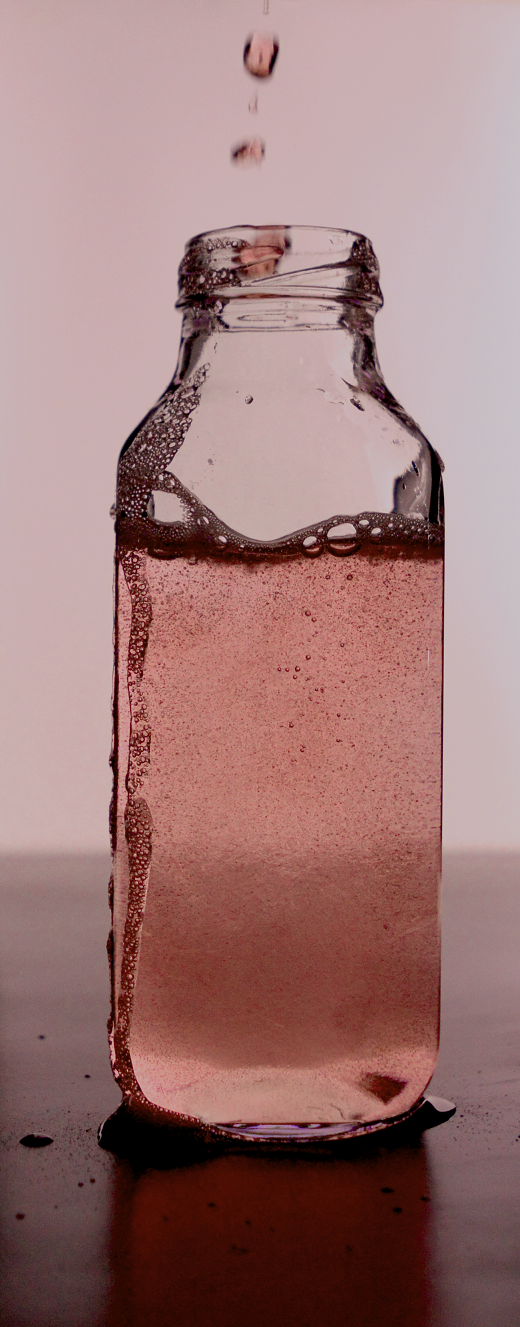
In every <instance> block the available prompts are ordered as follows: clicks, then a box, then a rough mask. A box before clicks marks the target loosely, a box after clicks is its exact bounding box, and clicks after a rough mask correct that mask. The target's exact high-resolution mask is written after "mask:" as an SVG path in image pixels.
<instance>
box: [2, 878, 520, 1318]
mask: <svg viewBox="0 0 520 1327" xmlns="http://www.w3.org/2000/svg"><path fill="white" fill-rule="evenodd" d="M107 876H108V864H107V861H106V859H104V858H102V857H87V856H84V857H58V858H50V857H49V858H45V857H40V858H28V857H26V858H21V857H20V858H15V857H13V858H9V859H8V858H4V861H3V885H2V889H1V909H2V922H1V952H2V973H1V1019H2V1063H1V1070H2V1100H1V1116H2V1144H3V1146H2V1170H3V1182H2V1196H1V1200H0V1201H1V1218H2V1288H1V1290H0V1304H1V1322H2V1324H3V1327H116V1324H122V1325H126V1324H127V1325H128V1327H144V1324H146V1327H156V1324H157V1327H158V1325H159V1324H161V1327H163V1324H165V1325H166V1327H168V1325H169V1324H170V1323H171V1324H175V1327H206V1325H207V1327H209V1325H210V1324H211V1327H239V1324H240V1327H278V1325H280V1327H281V1325H282V1324H284V1327H292V1325H293V1324H295V1325H296V1324H298V1327H340V1324H341V1327H376V1325H377V1327H394V1324H395V1327H397V1324H398V1323H399V1324H400V1327H518V1324H519V1323H520V1285H519V1282H520V1237H519V1236H520V1230H519V1225H520V1222H519V1207H520V1201H519V1192H520V1109H519V1107H520V1069H519V1051H518V1045H519V1043H518V1031H517V1025H518V1021H519V1008H520V1000H519V996H520V963H519V959H518V933H519V919H520V858H519V857H515V856H514V855H509V854H494V855H493V854H481V855H476V854H475V855H472V854H463V855H462V854H461V855H458V854H452V855H448V856H447V859H446V865H445V875H444V909H443V911H444V942H443V955H444V964H443V1019H442V1046H441V1055H440V1059H439V1065H438V1069H437V1071H436V1074H435V1078H434V1081H433V1083H432V1091H434V1092H436V1093H437V1095H439V1096H444V1097H451V1098H453V1099H454V1100H456V1102H457V1106H458V1110H457V1114H456V1115H455V1116H454V1117H453V1118H452V1119H451V1120H448V1121H447V1122H445V1123H444V1124H442V1125H441V1126H440V1127H438V1128H434V1129H430V1130H428V1131H427V1132H424V1133H422V1134H420V1133H419V1132H418V1131H417V1130H415V1131H413V1130H412V1131H408V1132H407V1133H401V1134H399V1133H397V1132H396V1133H395V1135H391V1134H390V1133H389V1132H386V1133H384V1134H379V1135H374V1136H373V1137H372V1138H371V1139H369V1140H367V1142H366V1143H363V1142H359V1143H350V1144H349V1143H346V1144H342V1145H336V1147H335V1148H332V1147H329V1148H328V1149H325V1150H324V1151H321V1152H320V1151H319V1150H318V1149H315V1150H313V1151H312V1152H311V1151H310V1150H307V1149H306V1147H302V1148H301V1149H300V1150H299V1151H298V1152H295V1151H292V1152H287V1153H276V1154H271V1153H266V1152H265V1151H262V1150H257V1151H254V1152H250V1151H249V1150H247V1151H244V1152H242V1151H240V1150H237V1149H236V1148H235V1150H234V1151H222V1150H220V1149H215V1150H213V1151H211V1152H208V1151H205V1150H201V1149H200V1148H197V1147H194V1146H191V1147H190V1146H187V1145H185V1144H183V1145H182V1146H179V1147H178V1148H177V1146H174V1147H173V1148H172V1149H171V1150H170V1154H169V1155H168V1156H167V1157H162V1158H161V1157H157V1156H154V1155H153V1152H152V1153H150V1151H148V1152H146V1150H145V1151H144V1152H143V1151H141V1153H137V1152H136V1151H135V1149H134V1150H133V1151H132V1150H131V1155H130V1158H129V1157H128V1156H115V1155H113V1154H112V1153H111V1152H107V1151H103V1150H102V1149H101V1148H100V1147H99V1146H98V1144H97V1136H96V1135H97V1128H98V1125H99V1123H100V1121H101V1120H102V1119H103V1118H104V1117H106V1116H107V1115H109V1114H110V1112H112V1111H113V1110H114V1109H115V1107H116V1106H117V1105H118V1102H119V1094H118V1092H117V1089H116V1087H115V1084H114V1083H113V1081H112V1078H111V1074H110V1069H109V1067H108V1057H107V1051H106V1033H105V1024H106V1016H107V1001H108V990H107V986H108V983H107V975H106V960H105V949H104V946H105V940H106V931H107V926H108V917H107V907H106V881H107ZM29 1134H42V1135H46V1136H48V1137H52V1139H53V1142H52V1144H50V1145H48V1146H45V1147H26V1146H22V1145H21V1144H20V1141H19V1140H20V1139H21V1138H22V1137H24V1136H26V1135H29ZM158 1162H162V1164H158Z"/></svg>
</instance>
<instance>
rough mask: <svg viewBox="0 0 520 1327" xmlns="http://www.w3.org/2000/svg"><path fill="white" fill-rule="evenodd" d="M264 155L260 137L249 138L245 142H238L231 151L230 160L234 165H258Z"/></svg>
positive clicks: (263, 144) (263, 145) (263, 146)
mask: <svg viewBox="0 0 520 1327" xmlns="http://www.w3.org/2000/svg"><path fill="white" fill-rule="evenodd" d="M264 155H265V143H263V142H262V139H261V138H250V139H248V140H247V142H245V143H238V144H237V147H234V148H233V149H232V152H231V160H232V161H234V162H235V165H236V166H260V165H261V163H262V161H263V158H264Z"/></svg>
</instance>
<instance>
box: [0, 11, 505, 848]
mask: <svg viewBox="0 0 520 1327" xmlns="http://www.w3.org/2000/svg"><path fill="white" fill-rule="evenodd" d="M270 7H271V16H270V19H264V18H263V15H262V0H81V3H76V0H2V3H1V5H0V102H1V105H0V136H1V154H2V158H1V159H2V166H1V177H0V178H1V221H0V237H1V238H0V272H1V277H0V280H1V292H2V293H1V326H2V354H1V373H2V425H3V427H2V443H3V461H2V475H3V501H2V537H3V540H4V546H3V600H4V602H3V653H4V661H3V680H2V688H1V698H2V706H3V718H2V752H3V757H2V770H3V790H2V805H3V831H2V839H1V845H2V846H3V847H4V848H9V849H49V850H50V849H86V848H89V849H94V848H104V847H105V846H106V844H107V829H106V821H107V803H108V798H109V777H108V766H107V756H108V747H109V738H110V680H111V613H112V608H111V577H112V568H111V558H112V529H111V522H110V520H109V515H108V511H109V507H110V504H111V502H112V500H113V493H114V475H115V466H116V459H117V454H118V451H119V448H120V446H121V444H122V442H123V441H124V439H125V437H126V435H127V434H128V433H129V431H130V430H131V429H132V428H133V427H134V426H135V424H136V423H137V422H138V420H139V419H140V417H141V416H142V415H143V414H144V412H145V411H146V410H147V409H148V408H149V406H150V405H151V404H152V403H153V401H154V400H155V399H156V397H157V396H158V394H159V393H160V392H161V390H162V389H163V387H164V386H165V384H166V382H167V381H168V380H169V378H170V377H171V373H172V370H173V367H174V361H175V357H176V351H177V344H178V335H179V316H178V314H177V313H176V312H175V311H174V308H173V305H174V300H175V296H176V269H177V266H178V263H179V260H180V258H181V255H182V250H183V245H184V242H185V241H186V239H187V238H188V237H189V236H190V235H192V234H194V233H196V232H197V231H200V230H204V229H209V228H212V227H216V226H226V225H232V224H237V223H243V222H253V223H254V222H268V223H276V222H288V223H305V224H309V225H329V226H347V227H351V228H353V229H357V230H361V231H363V232H364V233H366V234H367V235H369V236H370V238H371V239H372V241H373V243H374V246H375V248H376V252H377V254H378V256H379V259H380V262H381V269H382V284H383V290H384V294H385V298H386V305H385V309H384V310H383V312H382V313H381V314H380V315H379V317H378V323H377V328H378V346H379V353H380V358H381V362H382V367H383V371H384V374H385V377H386V380H387V382H388V385H389V386H390V388H391V390H392V391H393V392H394V394H395V395H396V396H397V397H398V398H399V399H400V400H401V401H402V402H403V404H404V405H405V406H406V408H407V409H408V411H409V412H410V413H411V414H412V415H414V416H415V417H416V419H417V420H418V422H419V423H420V424H421V426H422V428H423V429H424V430H425V432H426V433H427V434H428V435H429V437H430V439H431V441H432V442H433V444H434V445H435V446H436V447H437V448H438V450H439V451H440V452H441V454H442V455H443V456H444V459H445V461H446V467H447V468H446V489H447V501H448V543H447V558H448V572H447V623H446V626H447V631H446V649H447V657H446V738H445V752H446V778H445V790H446V797H445V841H446V843H447V844H448V845H449V846H494V847H511V846H516V845H518V843H519V839H520V831H519V818H518V751H519V749H520V732H519V727H520V725H519V700H518V694H519V685H518V676H519V671H518V669H519V659H518V589H517V567H518V510H519V501H518V498H519V492H520V464H519V459H518V431H519V430H518V415H519V407H518V404H517V402H518V386H517V382H518V352H519V344H518V340H519V338H518V330H517V329H518V312H517V308H518V297H519V261H518V253H519V241H518V235H519V232H520V226H519V221H520V216H519V211H520V208H519V187H518V147H519V138H520V134H519V128H520V123H519V122H520V83H519V79H518V54H519V50H520V10H519V8H518V7H517V6H516V5H514V4H510V5H508V4H500V3H497V4H492V3H490V4H486V3H481V4H476V3H473V2H472V0H447V2H445V0H271V6H270ZM271 23H272V26H273V28H274V29H275V31H276V32H277V33H278V34H279V37H280V42H281V49H280V56H279V60H278V64H277V67H276V74H275V77H274V79H273V82H272V84H271V86H266V85H265V84H256V85H255V84H254V83H253V81H252V80H251V79H250V78H248V76H247V75H246V73H245V72H244V70H243V68H242V65H241V52H242V45H243V41H244V39H245V37H246V35H247V34H248V32H249V31H250V30H251V29H252V28H253V27H255V26H261V27H262V26H269V24H271ZM254 91H257V93H258V97H259V106H260V113H259V114H258V116H256V117H253V116H251V115H249V114H248V110H247V104H248V100H249V97H250V95H251V93H252V92H254ZM251 131H254V132H255V133H258V134H261V135H262V136H263V137H264V138H265V140H266V143H267V154H266V159H265V162H264V165H263V166H262V168H261V169H260V170H258V171H255V170H254V169H253V170H249V171H247V170H242V171H240V170H237V169H235V168H233V167H232V166H231V165H230V164H229V149H230V146H231V144H232V143H235V142H236V141H238V140H239V139H240V138H241V137H243V136H245V135H246V134H247V133H248V132H251Z"/></svg>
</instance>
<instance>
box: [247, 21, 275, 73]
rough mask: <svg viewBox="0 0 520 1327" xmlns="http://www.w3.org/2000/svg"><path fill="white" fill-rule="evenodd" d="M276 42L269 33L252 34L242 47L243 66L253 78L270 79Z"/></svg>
mask: <svg viewBox="0 0 520 1327" xmlns="http://www.w3.org/2000/svg"><path fill="white" fill-rule="evenodd" d="M278 50H279V46H278V41H277V39H276V37H275V36H274V35H273V33H271V32H253V33H252V35H251V37H248V39H247V41H246V44H245V46H244V64H245V67H246V69H247V72H248V74H252V75H253V78H270V76H271V74H272V72H273V69H274V66H275V64H276V57H277V55H278Z"/></svg>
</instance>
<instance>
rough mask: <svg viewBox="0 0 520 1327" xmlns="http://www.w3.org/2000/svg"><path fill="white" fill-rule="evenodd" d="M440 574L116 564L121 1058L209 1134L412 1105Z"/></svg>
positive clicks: (354, 566)
mask: <svg viewBox="0 0 520 1327" xmlns="http://www.w3.org/2000/svg"><path fill="white" fill-rule="evenodd" d="M442 584H443V574H442V548H439V547H437V548H432V549H428V548H427V547H425V546H421V545H415V546H411V545H405V544H394V545H393V546H386V547H379V548H378V547H377V546H374V544H368V543H366V544H364V545H362V546H361V548H360V549H359V550H358V551H357V552H355V553H354V554H353V555H352V556H349V557H337V556H332V555H331V554H330V553H328V552H327V553H325V554H324V555H323V556H321V557H318V558H316V559H315V560H310V559H308V558H305V557H303V556H299V557H282V556H272V555H271V556H269V555H266V556H265V558H262V559H261V560H258V559H257V560H248V559H240V558H239V557H236V556H235V557H233V558H229V557H226V558H224V559H222V560H219V558H218V557H206V556H200V557H198V558H195V557H191V558H187V557H174V558H171V559H164V558H163V559H161V558H159V557H154V556H150V555H149V554H148V553H146V552H144V551H139V550H137V551H134V552H131V551H130V552H129V553H128V554H127V555H126V579H125V576H124V575H123V574H122V572H121V571H120V573H119V589H118V594H119V602H118V621H119V636H118V651H119V663H118V674H117V675H118V696H117V698H116V700H117V715H118V733H119V737H118V741H119V746H118V752H117V757H118V767H119V771H120V777H119V780H118V785H117V786H118V818H117V843H116V857H115V879H116V890H115V940H116V948H115V995H116V1003H117V1000H118V999H119V1016H118V1021H117V1026H116V1036H115V1048H116V1049H115V1056H116V1071H117V1073H118V1075H119V1077H120V1079H121V1083H122V1086H123V1088H124V1089H125V1091H126V1092H127V1094H128V1095H129V1096H130V1097H132V1096H133V1097H134V1098H135V1099H140V1100H143V1099H145V1100H146V1101H147V1102H149V1103H151V1104H152V1105H153V1106H156V1107H159V1108H162V1109H163V1110H167V1111H169V1112H175V1113H177V1114H179V1115H182V1116H190V1117H195V1118H198V1119H201V1120H203V1121H205V1122H208V1123H224V1124H225V1123H237V1122H257V1123H262V1122H265V1123H272V1124H276V1123H285V1122H297V1123H300V1124H301V1123H306V1122H309V1123H322V1124H330V1125H336V1126H340V1125H342V1124H346V1125H349V1124H350V1125H353V1124H354V1125H358V1124H360V1123H364V1122H370V1121H375V1120H384V1119H385V1118H388V1117H393V1116H395V1115H398V1114H400V1113H401V1112H405V1111H407V1110H409V1109H410V1108H411V1107H412V1106H413V1105H414V1104H415V1102H416V1101H417V1100H418V1098H419V1097H420V1095H421V1092H422V1091H423V1090H424V1088H425V1086H426V1084H427V1083H428V1081H429V1079H430V1077H431V1074H432V1071H433V1068H434V1064H435V1058H436V1053H437V1041H438V986H439V932H438V883H439V869H440V792H441V679H442V657H441V649H442V645H441V641H442ZM129 586H130V589H129ZM130 590H131V593H130ZM132 600H133V615H134V617H133V630H132V637H131V639H130V631H131V622H132ZM147 632H148V641H147V644H146V634H147ZM129 641H130V662H129V665H128V658H129ZM127 669H128V671H127ZM129 694H130V698H131V703H132V711H133V718H132V725H131V724H130V708H129V699H128V697H129ZM131 731H132V739H131V741H130V733H131ZM127 769H128V787H129V789H130V793H131V798H130V809H129V810H128V808H127V829H126V834H127V837H126V838H125V829H124V815H125V807H126V804H127V792H126V790H125V787H124V776H125V774H126V773H127Z"/></svg>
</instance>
